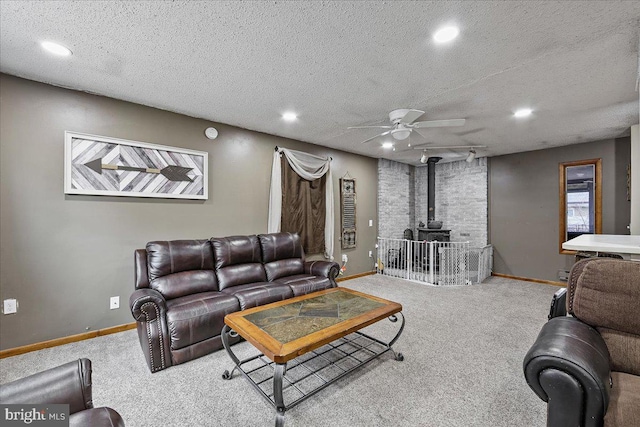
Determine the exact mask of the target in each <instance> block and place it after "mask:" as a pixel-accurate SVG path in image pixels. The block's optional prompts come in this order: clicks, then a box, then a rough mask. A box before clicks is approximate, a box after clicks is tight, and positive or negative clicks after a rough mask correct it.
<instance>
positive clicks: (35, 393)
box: [0, 359, 124, 427]
mask: <svg viewBox="0 0 640 427" xmlns="http://www.w3.org/2000/svg"><path fill="white" fill-rule="evenodd" d="M92 396H93V394H92V388H91V361H90V360H89V359H79V360H76V361H73V362H69V363H65V364H64V365H60V366H57V367H55V368H51V369H48V370H46V371H42V372H38V373H36V374H33V375H30V376H28V377H25V378H21V379H19V380H16V381H13V382H10V383H6V384H2V385H1V386H0V403H2V404H3V405H8V404H22V405H25V404H32V405H40V404H67V405H69V414H70V416H69V426H71V427H73V426H77V427H79V426H83V427H85V426H91V427H102V426H104V427H124V421H122V418H121V417H120V414H118V413H117V412H116V411H114V410H113V409H111V408H107V407H102V408H94V407H93V397H92Z"/></svg>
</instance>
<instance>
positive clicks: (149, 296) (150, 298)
mask: <svg viewBox="0 0 640 427" xmlns="http://www.w3.org/2000/svg"><path fill="white" fill-rule="evenodd" d="M129 306H130V307H131V314H132V315H133V318H134V319H136V320H137V321H139V322H142V321H147V322H148V321H151V320H155V319H156V318H157V317H159V316H161V315H162V316H163V315H164V314H165V313H166V312H167V302H166V300H165V299H164V297H163V296H162V294H161V293H160V292H158V291H156V290H155V289H150V288H142V289H137V290H135V291H134V292H133V293H132V294H131V296H130V297H129Z"/></svg>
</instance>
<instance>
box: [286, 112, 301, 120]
mask: <svg viewBox="0 0 640 427" xmlns="http://www.w3.org/2000/svg"><path fill="white" fill-rule="evenodd" d="M282 118H283V119H284V120H286V121H288V122H292V121H294V120H296V119H297V118H298V115H297V114H296V113H291V112H287V113H284V114H283V115H282Z"/></svg>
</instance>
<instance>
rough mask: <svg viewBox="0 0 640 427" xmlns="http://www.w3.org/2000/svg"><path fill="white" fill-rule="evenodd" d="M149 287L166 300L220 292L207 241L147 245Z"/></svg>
mask: <svg viewBox="0 0 640 427" xmlns="http://www.w3.org/2000/svg"><path fill="white" fill-rule="evenodd" d="M147 265H148V272H149V287H151V288H152V289H155V290H157V291H158V292H160V293H161V294H162V295H163V296H164V297H165V298H166V299H168V300H169V299H172V298H178V297H181V296H184V295H191V294H195V293H199V292H210V291H217V290H218V282H217V280H216V275H215V272H214V270H213V251H212V250H211V245H210V244H209V242H208V241H207V240H173V241H156V242H149V243H147Z"/></svg>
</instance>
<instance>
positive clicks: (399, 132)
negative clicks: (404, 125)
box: [391, 129, 411, 141]
mask: <svg viewBox="0 0 640 427" xmlns="http://www.w3.org/2000/svg"><path fill="white" fill-rule="evenodd" d="M410 134H411V129H394V130H392V131H391V136H392V137H393V139H397V140H398V141H402V140H404V139H407V138H409V135H410Z"/></svg>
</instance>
